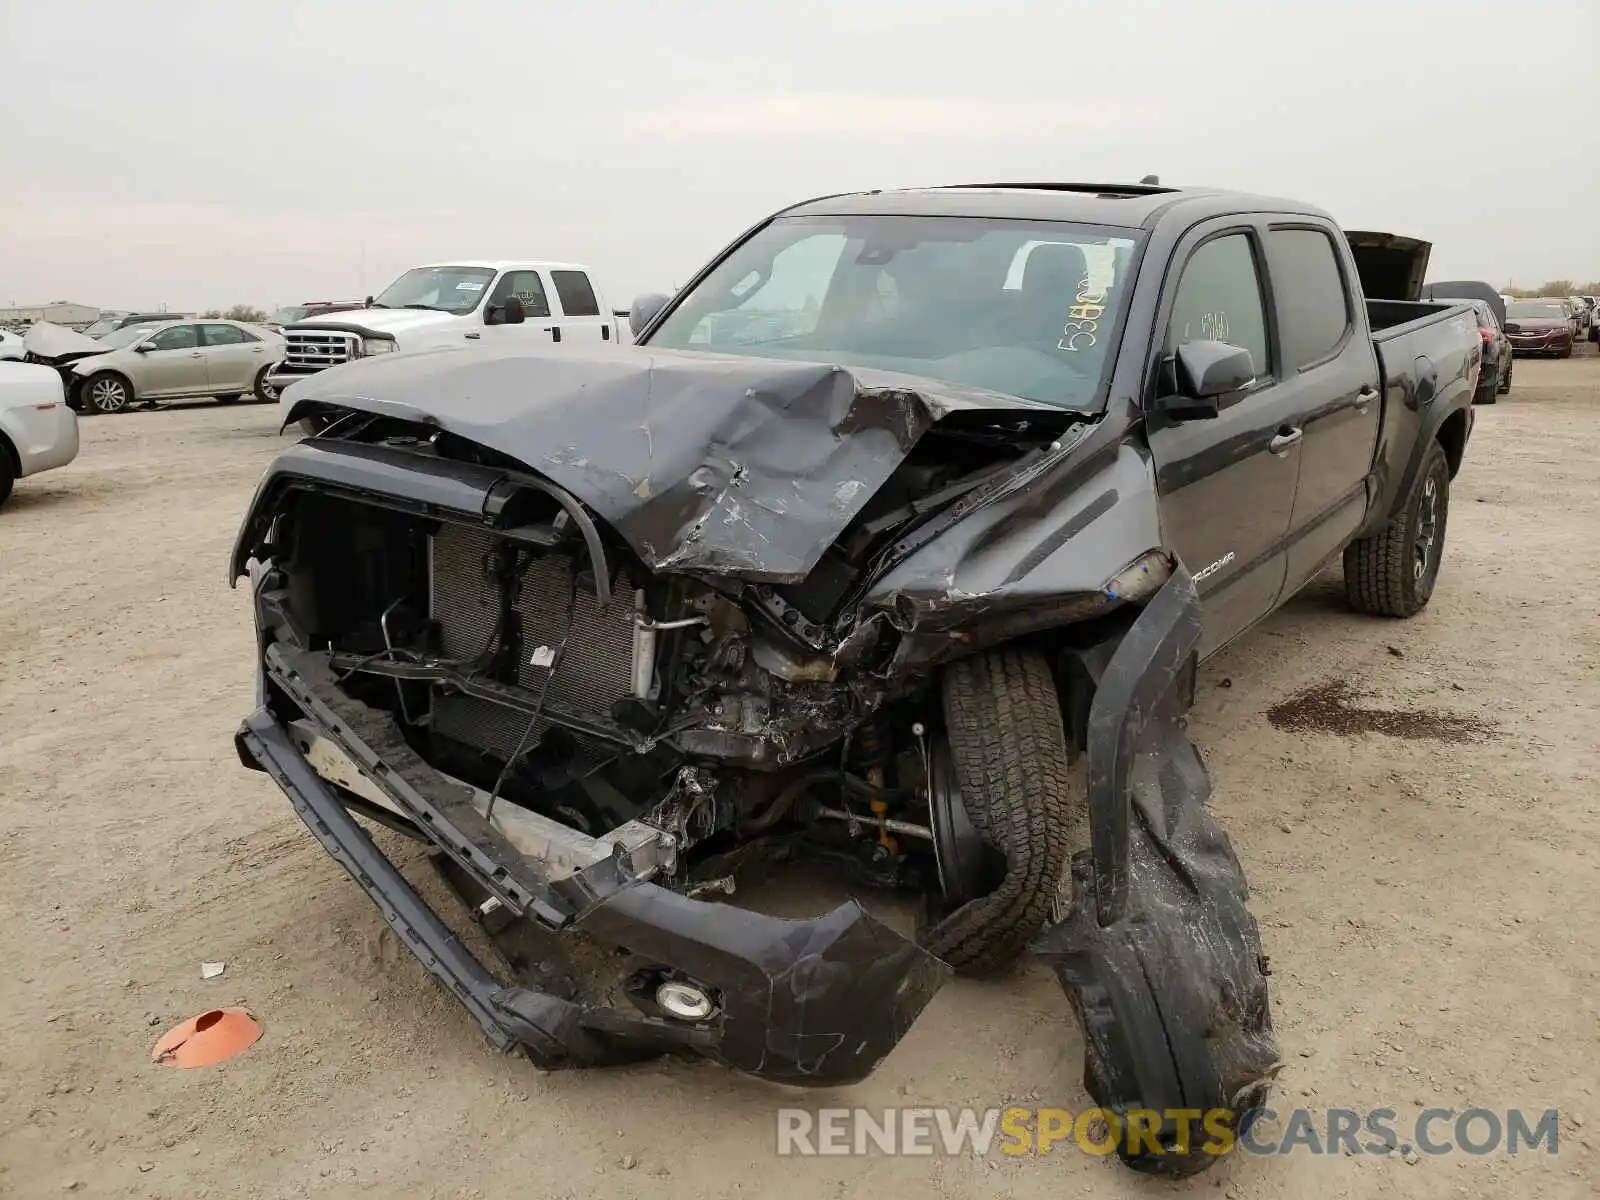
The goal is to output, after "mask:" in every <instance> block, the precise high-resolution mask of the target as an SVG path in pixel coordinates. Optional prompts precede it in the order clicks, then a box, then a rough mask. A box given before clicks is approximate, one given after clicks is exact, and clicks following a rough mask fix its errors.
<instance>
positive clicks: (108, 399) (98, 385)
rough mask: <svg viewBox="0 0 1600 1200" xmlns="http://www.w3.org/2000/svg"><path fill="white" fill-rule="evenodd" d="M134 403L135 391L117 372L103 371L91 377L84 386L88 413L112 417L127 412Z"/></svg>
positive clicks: (84, 404) (84, 400) (84, 398)
mask: <svg viewBox="0 0 1600 1200" xmlns="http://www.w3.org/2000/svg"><path fill="white" fill-rule="evenodd" d="M132 403H133V389H132V388H131V387H129V386H128V381H127V380H126V379H124V378H123V377H122V376H121V375H118V374H116V373H115V372H112V371H101V372H100V373H99V374H98V375H92V376H90V377H89V381H88V382H87V383H85V384H84V385H83V407H84V410H85V411H87V412H92V413H100V414H101V415H103V416H111V415H113V414H115V413H119V412H126V411H127V408H128V405H130V404H132Z"/></svg>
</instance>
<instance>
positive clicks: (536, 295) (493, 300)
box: [489, 271, 550, 317]
mask: <svg viewBox="0 0 1600 1200" xmlns="http://www.w3.org/2000/svg"><path fill="white" fill-rule="evenodd" d="M507 296H515V297H516V298H517V299H518V300H521V301H522V307H523V310H524V311H525V312H526V314H527V315H528V316H529V317H548V316H549V315H550V301H549V299H548V298H546V296H545V294H544V280H542V279H540V278H539V272H537V271H507V272H506V273H505V274H504V275H502V276H500V282H499V283H497V284H495V285H494V293H493V294H492V295H491V296H490V297H489V303H490V304H491V305H493V304H503V303H505V300H506V297H507Z"/></svg>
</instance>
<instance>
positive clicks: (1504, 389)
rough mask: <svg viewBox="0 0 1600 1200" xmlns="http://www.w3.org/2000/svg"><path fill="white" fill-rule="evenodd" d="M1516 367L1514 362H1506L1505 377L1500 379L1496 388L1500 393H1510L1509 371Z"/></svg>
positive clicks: (1506, 394) (1504, 394)
mask: <svg viewBox="0 0 1600 1200" xmlns="http://www.w3.org/2000/svg"><path fill="white" fill-rule="evenodd" d="M1516 367H1517V364H1516V363H1515V362H1508V363H1506V377H1505V379H1503V380H1502V381H1501V383H1500V386H1499V388H1498V389H1496V390H1497V391H1498V392H1499V393H1500V395H1502V396H1509V395H1510V394H1511V372H1512V371H1514V370H1516Z"/></svg>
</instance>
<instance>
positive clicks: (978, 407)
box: [285, 346, 1078, 583]
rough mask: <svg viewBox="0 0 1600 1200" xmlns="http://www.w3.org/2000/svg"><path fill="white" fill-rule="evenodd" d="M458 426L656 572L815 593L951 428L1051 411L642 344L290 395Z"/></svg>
mask: <svg viewBox="0 0 1600 1200" xmlns="http://www.w3.org/2000/svg"><path fill="white" fill-rule="evenodd" d="M285 401H286V402H287V404H288V412H287V414H286V423H287V422H288V421H295V420H297V419H299V416H302V415H304V411H305V409H306V407H307V406H308V405H309V404H314V403H322V404H337V405H342V406H345V407H348V408H352V409H358V410H360V411H363V412H370V413H380V414H384V415H388V416H392V417H397V418H400V419H403V420H408V421H418V422H423V423H426V424H430V425H433V426H436V427H438V428H440V429H444V430H446V431H448V432H450V433H452V434H455V435H458V436H460V437H463V438H466V439H468V440H469V441H472V442H476V443H478V444H480V445H482V446H486V447H488V448H489V449H491V450H495V451H498V452H500V453H501V454H505V455H508V456H510V457H511V458H514V459H516V460H518V461H519V462H521V463H522V464H524V465H525V466H527V467H529V468H530V469H532V470H533V471H535V472H537V473H538V474H540V475H543V476H544V477H546V478H547V479H550V480H552V481H553V482H555V483H557V484H559V485H560V486H561V487H563V488H565V489H567V490H568V491H569V492H571V493H573V495H575V496H577V497H578V498H579V499H580V500H582V501H583V502H584V503H585V504H587V505H588V506H589V507H590V508H592V509H593V510H594V511H595V512H597V513H598V514H599V515H600V516H601V517H603V518H604V519H605V520H606V521H607V522H609V523H610V524H611V525H612V526H613V527H614V528H615V529H616V530H617V532H618V533H619V534H620V535H621V536H622V537H623V538H624V539H625V540H626V541H627V542H628V544H629V545H630V546H631V547H632V548H633V550H634V552H635V553H636V554H638V555H639V557H640V559H641V560H642V561H643V562H644V563H645V565H646V566H648V567H650V568H651V569H652V570H666V571H670V570H681V571H705V572H710V573H716V574H721V575H728V576H734V577H740V578H744V579H747V580H750V581H752V582H768V583H792V582H797V581H799V580H800V579H803V578H804V577H805V576H806V575H807V574H808V573H809V572H810V571H811V569H812V568H813V567H814V566H815V565H816V563H817V560H818V559H819V558H821V556H822V553H823V551H825V550H826V549H827V548H828V546H829V545H830V544H832V543H833V541H835V540H836V539H837V538H838V537H839V535H840V534H841V533H842V532H843V531H844V530H845V528H846V526H848V525H849V523H850V521H851V520H852V519H853V518H854V517H855V516H856V515H857V514H858V513H859V512H860V511H861V510H862V508H864V507H865V505H866V503H867V501H868V500H870V499H871V498H872V496H873V494H874V493H875V492H876V491H877V490H878V489H879V488H880V487H882V486H883V484H884V482H885V481H886V480H887V479H888V478H889V476H890V474H891V473H893V471H894V470H895V468H896V467H897V466H899V465H900V463H901V462H902V461H903V460H904V459H905V457H906V455H907V454H908V453H909V452H910V451H911V448H912V447H913V446H914V445H915V444H916V442H917V441H918V439H919V438H921V437H922V435H923V434H925V433H926V432H927V431H928V430H929V428H931V427H932V426H933V424H934V423H935V422H937V421H939V420H941V419H943V418H944V417H946V416H949V415H950V414H952V413H958V412H971V413H982V412H986V411H987V412H994V413H1012V414H1015V413H1018V412H1019V411H1020V412H1037V413H1038V414H1039V416H1038V425H1039V426H1040V428H1042V429H1048V430H1051V431H1058V430H1060V429H1063V428H1065V427H1066V426H1068V425H1069V424H1071V423H1072V422H1073V421H1074V420H1076V419H1078V418H1077V417H1076V416H1075V415H1074V414H1072V413H1069V412H1066V411H1064V410H1062V409H1060V408H1057V407H1055V406H1054V405H1049V404H1044V403H1040V402H1037V401H1030V400H1024V399H1021V398H1019V397H1016V396H1007V395H1002V394H999V393H994V392H985V391H980V390H976V389H968V388H962V387H957V386H955V385H951V384H946V383H941V382H938V381H935V380H929V379H923V378H920V377H914V376H906V375H897V374H891V373H888V372H880V371H871V370H860V369H845V368H842V367H837V366H830V365H826V364H817V363H795V362H783V361H775V360H769V359H758V358H745V357H735V356H727V355H714V354H703V353H697V352H692V351H672V350H652V349H646V348H643V347H636V346H622V347H609V346H597V347H594V348H593V349H589V348H579V347H573V348H572V349H570V350H559V351H545V352H530V351H529V350H527V349H526V348H511V347H461V348H448V349H441V350H430V351H420V352H416V353H412V354H400V355H393V356H384V357H379V358H373V359H365V360H360V361H357V362H355V363H351V364H348V365H346V366H343V367H340V368H338V369H337V370H333V371H327V372H319V373H318V374H317V375H313V376H310V377H308V378H307V379H305V380H303V381H301V382H299V383H296V384H294V385H293V387H292V388H291V389H290V391H289V394H286V395H285Z"/></svg>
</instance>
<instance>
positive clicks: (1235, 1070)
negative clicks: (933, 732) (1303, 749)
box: [1034, 568, 1279, 1175]
mask: <svg viewBox="0 0 1600 1200" xmlns="http://www.w3.org/2000/svg"><path fill="white" fill-rule="evenodd" d="M1201 624H1202V621H1201V611H1200V603H1199V597H1198V595H1197V594H1196V591H1195V586H1194V581H1193V579H1192V578H1191V577H1190V576H1189V574H1188V572H1186V571H1184V570H1182V569H1181V568H1180V569H1179V570H1178V571H1177V572H1176V573H1175V574H1174V575H1173V576H1172V578H1171V579H1169V580H1168V581H1167V583H1166V584H1165V585H1164V586H1163V587H1162V588H1161V590H1160V591H1159V592H1158V593H1157V594H1156V595H1155V597H1154V598H1153V599H1152V600H1151V601H1150V603H1149V604H1148V605H1147V606H1146V607H1145V609H1144V611H1143V612H1142V613H1141V614H1140V616H1139V618H1138V619H1137V620H1136V621H1135V622H1134V623H1133V625H1132V626H1131V628H1129V630H1128V631H1127V633H1126V634H1124V635H1123V637H1122V639H1121V641H1120V643H1119V644H1118V645H1117V646H1116V648H1115V649H1114V650H1113V651H1111V652H1110V653H1109V655H1107V654H1105V653H1104V652H1103V650H1102V652H1101V653H1099V654H1096V653H1094V652H1088V653H1085V654H1084V655H1083V656H1082V657H1081V665H1082V666H1083V668H1084V670H1085V671H1086V672H1087V673H1088V675H1089V677H1090V678H1091V679H1094V680H1095V681H1096V683H1097V687H1096V691H1095V696H1094V701H1093V704H1092V705H1091V707H1090V711H1089V719H1088V732H1087V746H1086V751H1087V758H1088V792H1089V815H1090V827H1091V839H1092V844H1091V846H1090V848H1089V849H1088V850H1086V851H1082V852H1080V853H1079V854H1078V855H1076V856H1075V857H1074V860H1073V864H1072V885H1073V910H1072V913H1071V915H1070V916H1069V917H1068V918H1067V920H1065V921H1063V922H1061V923H1060V924H1058V925H1055V926H1053V927H1052V928H1050V929H1049V930H1047V931H1046V933H1045V934H1044V935H1043V936H1042V937H1041V938H1040V939H1039V941H1038V942H1037V943H1036V944H1035V946H1034V950H1035V952H1036V953H1037V954H1038V955H1039V956H1040V957H1041V958H1043V959H1044V960H1045V961H1046V962H1047V963H1049V964H1050V965H1051V967H1052V968H1053V969H1054V970H1055V972H1056V976H1057V978H1058V979H1059V981H1060V982H1061V985H1062V987H1063V988H1064V989H1065V991H1066V993H1067V996H1068V999H1069V1001H1070V1002H1071V1004H1072V1007H1073V1009H1074V1011H1075V1012H1076V1014H1077V1016H1078V1019H1079V1022H1080V1023H1081V1025H1082V1026H1083V1032H1084V1047H1085V1053H1084V1060H1085V1061H1084V1086H1085V1088H1086V1089H1087V1090H1088V1092H1089V1094H1090V1095H1091V1096H1093V1097H1094V1099H1095V1101H1096V1103H1097V1104H1099V1105H1100V1106H1101V1107H1102V1108H1104V1109H1106V1110H1107V1111H1109V1112H1111V1113H1114V1114H1116V1116H1117V1117H1118V1118H1119V1120H1120V1121H1121V1124H1122V1129H1123V1130H1124V1131H1127V1130H1130V1129H1131V1128H1132V1126H1131V1125H1130V1117H1131V1116H1133V1115H1134V1114H1139V1118H1138V1119H1139V1120H1142V1121H1143V1122H1144V1123H1145V1126H1146V1128H1148V1129H1149V1130H1150V1131H1151V1135H1152V1136H1151V1137H1150V1138H1149V1139H1147V1140H1145V1141H1142V1142H1140V1141H1131V1140H1129V1138H1128V1137H1127V1136H1126V1134H1125V1135H1124V1137H1123V1138H1122V1139H1121V1140H1120V1141H1119V1145H1118V1151H1119V1153H1120V1154H1121V1156H1122V1158H1123V1159H1124V1161H1125V1162H1127V1163H1128V1164H1129V1165H1130V1166H1132V1167H1134V1168H1136V1169H1139V1170H1143V1171H1149V1172H1152V1173H1156V1174H1163V1175H1190V1174H1194V1173H1197V1172H1199V1171H1202V1170H1204V1169H1205V1168H1206V1167H1208V1166H1210V1165H1212V1164H1213V1163H1215V1162H1217V1161H1218V1160H1219V1158H1220V1157H1221V1155H1220V1154H1219V1153H1218V1152H1217V1151H1216V1150H1215V1149H1213V1150H1211V1151H1209V1152H1208V1151H1206V1150H1204V1149H1203V1146H1204V1145H1205V1142H1206V1131H1203V1130H1202V1128H1201V1119H1202V1116H1201V1115H1205V1116H1211V1115H1212V1114H1215V1113H1217V1112H1218V1111H1219V1110H1220V1111H1221V1113H1222V1114H1223V1122H1224V1124H1225V1125H1227V1126H1228V1127H1230V1128H1231V1129H1232V1130H1233V1131H1234V1132H1235V1133H1236V1134H1238V1133H1241V1132H1242V1131H1243V1130H1244V1129H1246V1128H1248V1125H1249V1123H1250V1121H1251V1120H1253V1119H1254V1115H1255V1112H1256V1111H1257V1109H1258V1107H1259V1105H1260V1103H1261V1101H1262V1100H1263V1098H1264V1096H1265V1093H1266V1088H1267V1086H1268V1084H1269V1082H1270V1081H1271V1079H1272V1078H1273V1076H1274V1075H1275V1074H1276V1073H1277V1070H1278V1066H1279V1063H1278V1049H1277V1045H1276V1043H1275V1040H1274V1037H1273V1029H1272V1016H1271V1009H1270V1005H1269V1000H1268V994H1267V979H1266V976H1267V960H1266V956H1265V955H1264V954H1263V953H1262V949H1261V940H1260V935H1259V932H1258V930H1257V928H1256V922H1255V920H1254V918H1253V917H1251V915H1250V913H1249V910H1248V909H1247V908H1246V907H1245V901H1246V898H1247V896H1248V888H1247V885H1246V884H1245V880H1244V873H1243V870H1242V869H1241V867H1240V865H1239V860H1238V858H1237V857H1236V856H1235V855H1234V852H1233V848H1232V846H1231V845H1230V844H1229V841H1228V836H1227V834H1226V833H1224V832H1223V830H1222V827H1221V826H1220V825H1218V824H1217V822H1216V820H1215V818H1214V817H1213V815H1212V813H1211V810H1210V808H1209V807H1208V805H1207V800H1208V799H1209V797H1210V794H1211V781H1210V777H1209V775H1208V774H1207V772H1206V767H1205V763H1204V762H1203V761H1202V760H1201V758H1200V753H1199V751H1198V750H1197V749H1196V748H1195V746H1194V744H1193V743H1192V742H1190V741H1189V738H1188V736H1187V734H1186V733H1185V731H1184V725H1183V721H1182V719H1181V718H1182V713H1183V712H1184V711H1185V710H1186V709H1187V708H1188V707H1189V705H1190V703H1191V702H1192V699H1193V687H1194V671H1195V664H1196V651H1195V647H1196V645H1197V644H1198V642H1199V638H1200V632H1201ZM1183 1112H1190V1113H1196V1114H1197V1115H1195V1116H1194V1117H1193V1118H1192V1119H1191V1120H1188V1121H1187V1125H1188V1127H1187V1128H1186V1129H1183V1130H1180V1128H1179V1125H1180V1123H1183V1122H1184V1118H1181V1117H1178V1116H1175V1114H1178V1113H1183ZM1213 1119H1214V1118H1213ZM1214 1128H1215V1126H1207V1127H1206V1130H1207V1131H1209V1130H1211V1129H1214Z"/></svg>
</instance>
